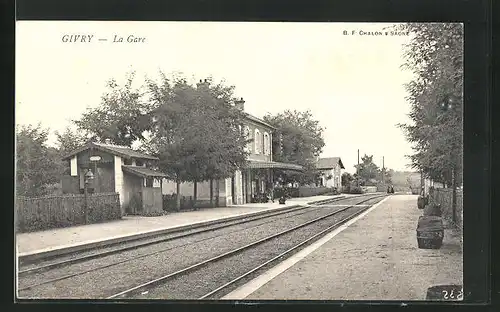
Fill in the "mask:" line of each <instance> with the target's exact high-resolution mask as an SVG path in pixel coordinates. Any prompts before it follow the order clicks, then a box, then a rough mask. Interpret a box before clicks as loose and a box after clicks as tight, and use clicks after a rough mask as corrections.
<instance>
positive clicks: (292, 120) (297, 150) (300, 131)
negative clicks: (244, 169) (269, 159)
mask: <svg viewBox="0 0 500 312" xmlns="http://www.w3.org/2000/svg"><path fill="white" fill-rule="evenodd" d="M264 120H265V121H266V122H267V123H269V124H271V125H272V126H274V127H275V128H277V131H276V133H275V134H274V135H273V142H272V144H273V159H274V160H275V161H280V162H287V163H293V164H297V165H301V166H303V167H304V169H305V170H304V172H303V173H292V172H286V173H285V174H284V176H285V179H286V180H292V181H297V182H299V183H304V184H307V183H314V182H316V181H317V180H318V178H319V176H320V173H319V172H318V170H317V168H316V161H317V158H318V157H319V155H320V154H321V151H322V149H323V147H324V146H325V141H324V139H323V131H324V128H323V127H321V126H320V125H319V121H318V120H315V119H314V118H313V115H312V114H311V111H309V110H306V111H303V112H301V111H297V110H293V111H292V110H285V111H284V112H282V113H279V114H275V115H272V114H267V115H266V116H264Z"/></svg>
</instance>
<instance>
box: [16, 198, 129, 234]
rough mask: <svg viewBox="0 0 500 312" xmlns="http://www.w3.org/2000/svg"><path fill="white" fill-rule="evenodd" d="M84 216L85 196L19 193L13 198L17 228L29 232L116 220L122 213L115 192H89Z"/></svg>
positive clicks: (19, 230)
mask: <svg viewBox="0 0 500 312" xmlns="http://www.w3.org/2000/svg"><path fill="white" fill-rule="evenodd" d="M87 205H88V206H87V214H88V215H87V220H85V219H86V218H85V196H84V195H81V194H66V195H59V196H44V197H22V196H18V197H17V198H16V202H15V209H16V214H15V218H16V228H17V231H18V232H32V231H40V230H47V229H52V228H61V227H67V226H74V225H81V224H85V223H86V222H88V223H98V222H103V221H108V220H117V219H120V218H121V217H122V214H121V210H120V197H119V194H118V193H97V194H89V195H88V198H87Z"/></svg>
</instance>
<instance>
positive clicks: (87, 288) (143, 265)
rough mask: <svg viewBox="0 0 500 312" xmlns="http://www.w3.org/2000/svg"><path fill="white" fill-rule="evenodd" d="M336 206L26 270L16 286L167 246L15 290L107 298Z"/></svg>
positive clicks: (352, 200)
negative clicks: (64, 264)
mask: <svg viewBox="0 0 500 312" xmlns="http://www.w3.org/2000/svg"><path fill="white" fill-rule="evenodd" d="M361 200H363V199H360V198H357V199H355V198H350V199H349V200H347V199H346V200H343V201H342V202H340V201H339V202H337V203H336V204H350V203H357V202H360V201H361ZM338 209H341V208H339V207H332V208H328V205H324V206H321V208H318V207H315V209H313V208H308V209H306V210H303V211H297V212H295V213H290V214H285V215H279V216H275V217H271V218H270V219H262V220H256V221H250V222H248V223H245V224H240V225H235V226H234V227H228V228H224V229H220V230H216V231H214V232H206V233H201V234H196V235H194V236H188V237H185V238H182V239H178V240H175V241H170V242H166V243H159V244H155V245H150V246H148V247H142V248H139V249H136V250H131V251H126V252H123V253H118V254H114V255H111V256H107V257H103V258H99V259H94V260H90V261H87V262H82V263H77V264H74V265H71V266H68V267H64V268H59V269H56V270H51V271H48V272H43V273H41V274H36V275H33V276H26V277H24V278H22V279H21V281H20V285H19V287H20V288H22V287H25V286H28V285H32V284H36V283H38V282H40V281H42V280H46V279H50V278H54V277H58V276H61V275H65V274H72V273H78V272H81V271H85V270H88V269H89V268H94V267H96V266H101V265H110V264H113V263H115V262H118V261H126V260H127V259H130V258H131V257H134V256H139V255H144V254H147V253H150V252H155V251H158V250H161V249H166V250H165V251H164V252H161V253H157V254H154V255H150V256H147V257H144V258H141V259H135V260H131V261H127V262H125V263H122V264H118V265H114V266H110V267H108V268H106V269H101V270H97V271H93V272H89V273H86V274H83V275H80V276H75V277H72V278H70V279H66V280H62V281H58V282H54V283H51V284H46V285H40V286H38V287H35V288H33V289H28V290H26V291H20V293H19V296H20V297H25V298H26V297H28V298H105V297H107V296H109V295H112V294H115V293H118V292H120V291H122V290H124V289H127V288H130V287H133V286H135V285H139V284H142V283H144V282H146V281H149V280H151V279H154V278H157V277H160V276H163V275H166V274H168V273H171V272H174V271H176V270H179V269H182V268H184V267H187V266H189V265H191V264H195V263H197V262H200V261H203V260H206V259H209V258H211V257H214V256H216V255H219V254H222V253H224V252H227V251H230V250H233V249H235V248H238V247H240V246H243V245H246V244H248V243H251V242H253V241H256V240H258V239H261V238H264V237H267V236H269V235H271V234H273V233H278V232H280V231H283V230H285V229H288V228H291V227H293V226H294V225H297V224H300V223H304V222H306V221H308V220H312V219H314V218H316V217H318V216H320V215H326V214H327V213H329V212H330V213H331V212H333V211H335V210H338ZM266 244H267V243H266Z"/></svg>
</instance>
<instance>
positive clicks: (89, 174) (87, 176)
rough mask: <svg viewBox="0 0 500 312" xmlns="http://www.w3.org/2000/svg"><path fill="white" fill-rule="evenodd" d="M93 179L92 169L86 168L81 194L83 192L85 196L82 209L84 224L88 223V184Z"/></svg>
mask: <svg viewBox="0 0 500 312" xmlns="http://www.w3.org/2000/svg"><path fill="white" fill-rule="evenodd" d="M93 179H94V174H93V173H92V170H90V169H88V170H87V172H86V173H85V183H84V187H83V194H84V197H85V210H84V214H85V224H87V223H88V215H89V214H88V190H87V189H88V185H89V183H90V181H92V180H93Z"/></svg>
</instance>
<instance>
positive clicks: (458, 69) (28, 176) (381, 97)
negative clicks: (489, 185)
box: [14, 21, 470, 302]
mask: <svg viewBox="0 0 500 312" xmlns="http://www.w3.org/2000/svg"><path fill="white" fill-rule="evenodd" d="M15 27H16V33H15V36H16V42H15V50H16V52H15V200H14V206H15V207H14V209H15V226H14V230H15V248H16V264H15V267H16V271H15V273H16V281H15V282H16V283H15V287H16V298H18V299H38V300H40V299H90V300H110V301H116V300H125V299H126V300H138V299H140V300H148V299H154V300H203V301H204V300H223V301H239V302H241V301H246V300H248V301H267V300H322V301H324V300H331V301H336V300H338V301H349V300H362V301H373V300H396V301H443V302H446V301H451V302H455V301H458V302H460V301H462V300H463V299H464V291H463V101H464V95H463V94H464V93H463V88H464V86H463V83H464V69H463V45H464V42H463V40H464V27H463V24H461V23H339V22H329V23H327V22H324V23H323V22H321V23H320V22H307V23H305V22H303V23H299V22H165V21H163V22H160V21H147V22H146V21H142V22H139V21H136V22H132V21H120V22H118V21H17V22H16V25H15ZM469 220H470V219H469Z"/></svg>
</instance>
